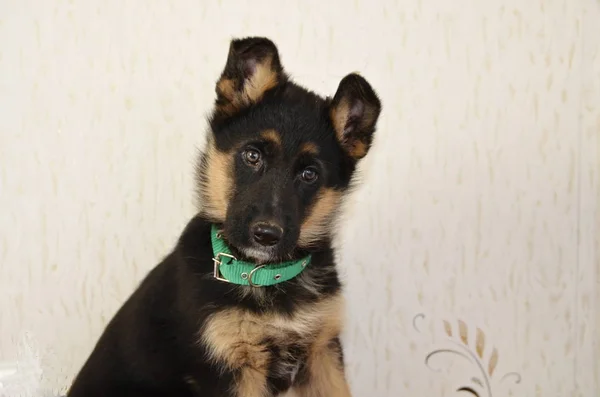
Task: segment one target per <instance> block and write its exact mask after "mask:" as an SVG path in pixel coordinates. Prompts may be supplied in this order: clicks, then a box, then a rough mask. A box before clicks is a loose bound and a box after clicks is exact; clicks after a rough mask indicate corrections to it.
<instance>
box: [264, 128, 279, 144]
mask: <svg viewBox="0 0 600 397" xmlns="http://www.w3.org/2000/svg"><path fill="white" fill-rule="evenodd" d="M260 136H261V137H262V138H263V139H264V140H266V141H269V142H271V143H272V144H274V145H276V146H278V147H281V136H280V135H279V133H278V132H277V131H275V130H265V131H263V132H261V133H260Z"/></svg>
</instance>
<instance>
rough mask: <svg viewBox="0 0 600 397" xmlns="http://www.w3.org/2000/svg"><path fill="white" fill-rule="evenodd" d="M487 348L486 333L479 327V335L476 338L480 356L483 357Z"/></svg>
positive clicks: (476, 347)
mask: <svg viewBox="0 0 600 397" xmlns="http://www.w3.org/2000/svg"><path fill="white" fill-rule="evenodd" d="M484 349H485V334H484V333H483V331H482V330H480V329H479V328H477V337H476V339H475V350H477V355H478V356H479V358H483V350H484Z"/></svg>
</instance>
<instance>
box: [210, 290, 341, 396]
mask: <svg viewBox="0 0 600 397" xmlns="http://www.w3.org/2000/svg"><path fill="white" fill-rule="evenodd" d="M343 313H344V308H343V298H342V296H341V295H336V296H334V297H329V298H327V299H323V300H321V301H319V302H317V303H312V304H309V305H305V306H303V307H300V308H298V309H297V310H296V311H295V312H294V313H293V314H292V315H291V316H283V315H278V314H272V313H266V314H262V315H258V314H254V313H251V312H249V311H246V310H242V309H239V308H232V309H227V310H223V311H220V312H217V313H214V314H213V315H211V317H210V318H209V319H208V320H207V322H206V325H205V327H204V329H203V330H202V335H201V339H200V340H201V343H203V344H204V345H205V346H206V347H208V350H209V354H210V358H211V359H212V360H213V362H215V363H216V364H218V365H221V366H222V367H223V368H224V369H228V370H232V371H237V372H238V373H239V376H238V377H237V378H236V389H235V392H236V396H239V397H242V396H243V397H246V396H248V397H254V396H256V397H263V396H266V395H267V380H266V377H267V373H268V366H269V363H270V361H269V360H270V356H269V352H268V350H267V349H266V345H265V343H264V341H265V340H266V339H267V338H268V339H270V340H272V341H273V343H276V344H278V345H286V344H289V343H296V344H298V343H300V344H305V345H306V346H310V352H311V357H312V356H313V355H315V359H314V365H315V369H316V368H317V366H320V367H319V368H322V366H323V365H327V364H329V363H330V362H331V361H330V360H329V361H328V360H327V359H320V356H318V355H316V353H315V354H313V352H317V351H318V350H321V349H322V348H323V346H325V345H326V344H327V343H328V341H330V340H331V339H333V338H335V337H337V336H338V335H339V334H340V332H341V327H342V323H343V318H342V315H343ZM311 360H313V359H312V358H311ZM311 362H312V361H311ZM332 371H333V370H332ZM316 379H318V378H316ZM328 379H329V378H328Z"/></svg>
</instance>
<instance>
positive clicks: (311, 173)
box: [300, 167, 319, 183]
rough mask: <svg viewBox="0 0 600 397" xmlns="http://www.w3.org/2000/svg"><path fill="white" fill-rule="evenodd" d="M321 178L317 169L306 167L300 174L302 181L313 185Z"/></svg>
mask: <svg viewBox="0 0 600 397" xmlns="http://www.w3.org/2000/svg"><path fill="white" fill-rule="evenodd" d="M318 178H319V173H318V172H317V170H316V168H315V167H306V168H305V169H303V170H302V171H301V172H300V179H302V181H303V182H305V183H313V182H315V181H316V180H317V179H318Z"/></svg>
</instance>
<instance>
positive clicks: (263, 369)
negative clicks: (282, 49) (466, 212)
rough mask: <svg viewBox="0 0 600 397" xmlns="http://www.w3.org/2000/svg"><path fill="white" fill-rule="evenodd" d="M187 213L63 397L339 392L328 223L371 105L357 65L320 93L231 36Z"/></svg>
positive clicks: (272, 52)
mask: <svg viewBox="0 0 600 397" xmlns="http://www.w3.org/2000/svg"><path fill="white" fill-rule="evenodd" d="M216 94H217V95H216V101H215V104H214V109H213V111H212V114H211V116H210V118H209V125H210V131H209V133H208V141H207V145H206V147H205V150H204V151H203V154H202V156H201V158H200V161H199V165H198V169H197V171H198V172H197V175H198V187H199V189H198V190H199V194H200V202H201V203H202V205H201V207H202V208H201V209H200V211H199V213H198V215H197V216H196V217H195V218H193V219H192V220H191V221H190V222H189V224H188V225H187V226H186V228H185V230H184V231H183V233H182V235H181V236H180V238H179V241H178V243H177V245H176V246H175V248H174V249H173V251H172V252H171V253H170V254H169V255H168V256H166V257H165V258H164V260H163V261H162V262H161V263H160V264H159V265H158V266H156V267H155V268H154V269H153V270H152V271H151V272H150V273H149V274H148V275H147V276H146V278H145V279H144V280H143V282H142V283H141V284H140V285H139V287H138V288H137V290H136V291H135V292H134V293H133V295H132V296H131V297H130V298H129V299H128V300H127V301H126V302H125V304H124V305H123V306H122V307H121V308H120V310H119V311H118V312H117V314H116V315H115V316H114V318H113V319H112V320H111V321H110V322H109V324H108V325H107V327H106V329H105V330H104V333H103V334H102V336H101V337H100V339H99V341H98V343H97V345H96V346H95V348H94V349H93V351H92V353H91V356H90V357H89V358H88V360H87V362H86V363H85V365H84V366H83V368H82V369H81V371H80V372H79V374H78V375H77V377H76V379H75V381H74V383H73V384H72V386H71V389H70V390H69V392H68V396H69V397H192V396H198V397H212V396H214V397H217V396H218V397H222V396H231V397H268V396H276V395H279V394H281V393H284V392H286V391H288V390H290V391H291V392H292V393H295V394H296V395H298V396H306V397H346V396H350V390H349V387H348V384H347V381H346V378H345V375H344V359H343V353H342V346H341V344H340V333H341V331H342V324H343V319H342V317H343V313H344V308H343V299H342V294H341V285H340V281H339V279H338V274H337V272H336V266H335V260H334V253H333V248H332V234H333V227H332V225H334V221H335V219H336V215H337V214H338V213H339V211H338V209H339V208H340V204H341V200H342V199H343V198H344V196H345V195H346V194H347V192H348V191H349V186H350V182H351V179H352V177H353V173H354V171H355V168H356V166H357V163H358V161H359V160H360V159H361V158H363V157H364V156H365V155H366V154H367V152H368V151H369V148H370V147H371V143H372V140H373V134H374V132H375V126H376V123H377V120H378V118H379V113H380V111H381V104H380V101H379V99H378V97H377V95H376V93H375V92H374V90H373V89H372V88H371V86H370V85H369V83H368V82H367V81H366V80H365V79H364V78H362V77H361V76H359V75H357V74H350V75H348V76H346V77H344V78H343V79H342V81H341V82H340V84H339V87H338V90H337V92H336V93H335V95H334V96H333V98H331V97H327V98H322V97H320V96H318V95H316V94H315V93H313V92H311V91H308V90H306V89H304V88H302V87H300V86H299V85H297V84H295V83H293V82H292V81H291V80H290V78H289V76H288V75H287V74H286V73H285V71H284V69H283V67H282V65H281V63H280V58H279V54H278V51H277V47H276V46H275V44H274V43H273V42H272V41H270V40H269V39H266V38H261V37H252V38H244V39H235V40H232V41H231V44H230V49H229V55H228V58H227V62H226V64H225V68H224V70H223V73H222V75H221V77H220V79H219V80H218V82H217V84H216Z"/></svg>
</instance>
